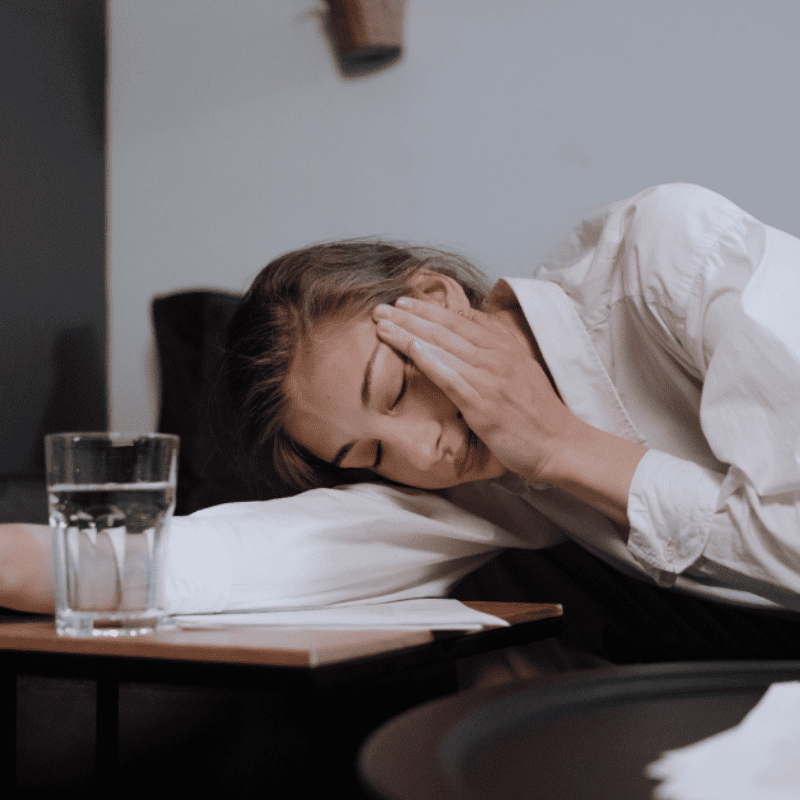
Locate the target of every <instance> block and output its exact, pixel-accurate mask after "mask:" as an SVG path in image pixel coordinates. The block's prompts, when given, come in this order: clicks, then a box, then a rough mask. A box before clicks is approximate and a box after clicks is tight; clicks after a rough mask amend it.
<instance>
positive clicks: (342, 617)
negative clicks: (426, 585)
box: [172, 598, 508, 631]
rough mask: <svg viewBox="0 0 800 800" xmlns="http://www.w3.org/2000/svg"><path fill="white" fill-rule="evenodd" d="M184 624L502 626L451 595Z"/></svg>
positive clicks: (182, 622)
mask: <svg viewBox="0 0 800 800" xmlns="http://www.w3.org/2000/svg"><path fill="white" fill-rule="evenodd" d="M172 619H173V621H175V622H176V623H177V624H178V625H179V626H180V627H182V628H228V627H232V626H236V625H267V626H275V627H286V628H304V629H314V630H354V629H362V630H461V631H467V630H480V629H481V628H484V627H496V626H497V627H502V626H507V625H508V623H507V622H506V621H505V620H503V619H501V618H500V617H495V616H493V615H491V614H484V613H482V612H480V611H474V610H473V609H471V608H469V607H468V606H465V605H464V604H463V603H461V602H460V601H458V600H452V599H449V598H423V599H416V600H398V601H396V602H393V603H364V604H361V605H347V606H326V607H324V608H313V609H301V610H294V611H286V610H284V609H277V610H275V611H252V612H248V613H244V614H243V613H234V614H190V615H178V616H175V617H172Z"/></svg>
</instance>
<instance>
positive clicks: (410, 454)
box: [383, 416, 442, 472]
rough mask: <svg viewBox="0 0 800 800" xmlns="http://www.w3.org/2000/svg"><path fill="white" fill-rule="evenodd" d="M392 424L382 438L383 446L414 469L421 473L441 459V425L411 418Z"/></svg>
mask: <svg viewBox="0 0 800 800" xmlns="http://www.w3.org/2000/svg"><path fill="white" fill-rule="evenodd" d="M393 422H394V425H393V426H392V430H391V431H390V432H388V434H387V435H384V436H383V442H384V445H385V446H388V447H390V448H391V449H392V450H393V451H394V452H396V453H397V454H398V455H399V456H400V457H401V458H402V459H403V460H404V461H406V462H407V463H408V464H409V465H410V466H411V467H413V468H414V469H416V470H419V471H421V472H425V471H427V470H429V469H431V468H432V467H433V466H434V465H435V464H436V463H437V461H439V459H440V458H441V452H440V441H441V437H442V426H441V424H440V423H439V422H437V421H436V420H434V419H420V418H419V417H413V416H409V417H406V418H405V419H403V420H402V421H401V420H397V419H395V420H393Z"/></svg>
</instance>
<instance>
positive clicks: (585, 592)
mask: <svg viewBox="0 0 800 800" xmlns="http://www.w3.org/2000/svg"><path fill="white" fill-rule="evenodd" d="M451 596H453V597H457V598H458V599H461V600H505V601H518V602H530V603H537V602H541V603H561V604H562V605H563V606H564V617H563V627H562V631H563V633H562V637H561V638H562V639H563V640H564V642H566V643H567V644H570V645H572V646H574V647H577V648H579V649H581V650H585V651H588V652H590V653H594V654H595V655H598V656H600V657H601V658H604V659H607V660H608V661H611V662H612V663H615V664H634V663H655V662H666V661H712V660H745V659H746V660H750V659H800V614H794V613H792V612H777V613H775V612H771V611H760V610H759V611H754V610H749V609H742V608H739V607H735V606H731V605H727V604H723V603H717V602H713V601H709V600H702V599H698V598H696V597H691V596H688V595H685V594H680V593H678V592H674V591H671V590H667V589H661V588H659V587H657V586H656V585H655V584H652V583H647V582H645V580H637V579H635V578H629V577H627V576H626V575H623V574H621V573H619V572H617V571H616V570H615V569H613V568H612V567H610V566H608V565H606V564H605V563H604V562H602V561H600V560H599V559H598V558H596V557H595V556H593V555H592V554H591V553H589V552H588V551H586V550H584V549H583V548H581V547H579V546H578V545H576V544H574V543H572V542H570V543H568V544H563V545H559V546H558V547H551V548H548V549H545V550H506V551H505V552H503V553H501V554H500V555H499V556H498V557H497V558H495V559H494V560H492V561H490V562H489V563H488V564H485V565H484V566H483V567H481V568H480V569H479V570H477V571H475V572H473V573H471V574H470V575H468V576H467V577H466V578H464V579H463V580H462V581H461V582H460V583H459V584H458V585H457V586H456V587H455V588H454V590H453V592H452V593H451Z"/></svg>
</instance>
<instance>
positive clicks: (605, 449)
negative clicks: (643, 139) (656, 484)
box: [536, 420, 647, 525]
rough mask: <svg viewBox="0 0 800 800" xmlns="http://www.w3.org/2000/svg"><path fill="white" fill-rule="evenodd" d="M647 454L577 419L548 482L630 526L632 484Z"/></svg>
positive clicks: (550, 469) (552, 463)
mask: <svg viewBox="0 0 800 800" xmlns="http://www.w3.org/2000/svg"><path fill="white" fill-rule="evenodd" d="M646 452H647V448H646V447H643V446H642V445H640V444H636V443H635V442H629V441H628V440H627V439H623V438H622V437H620V436H615V435H614V434H611V433H606V432H605V431H601V430H599V429H598V428H594V427H592V426H591V425H587V424H586V423H584V422H582V421H580V420H577V421H576V422H575V425H574V428H573V430H572V432H571V435H570V436H569V437H568V438H567V439H566V440H565V443H564V445H563V447H561V448H560V449H559V451H558V456H557V458H554V459H553V460H552V461H551V463H550V464H549V465H548V470H547V474H546V481H547V482H548V483H549V484H551V485H553V486H555V487H557V488H559V489H563V490H564V491H565V492H568V493H569V494H571V495H573V496H574V497H577V498H578V499H579V500H583V501H584V502H585V503H588V504H589V505H590V506H592V507H593V508H596V509H597V510H598V511H600V512H601V513H602V514H605V515H606V516H607V517H609V518H610V519H612V520H614V521H615V522H619V523H621V524H622V525H628V524H629V521H628V494H629V491H630V487H631V481H632V480H633V474H634V472H636V467H637V466H638V465H639V462H640V461H641V460H642V458H643V457H644V455H645V453H646ZM536 480H538V481H541V480H542V477H541V476H540V477H537V479H536Z"/></svg>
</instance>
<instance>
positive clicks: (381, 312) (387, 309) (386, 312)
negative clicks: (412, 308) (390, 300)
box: [374, 303, 394, 317]
mask: <svg viewBox="0 0 800 800" xmlns="http://www.w3.org/2000/svg"><path fill="white" fill-rule="evenodd" d="M393 311H394V309H393V308H392V307H391V306H387V305H385V304H384V303H381V304H380V305H379V306H375V309H374V314H375V316H376V317H389V316H391V315H392V312H393Z"/></svg>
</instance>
